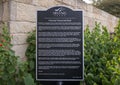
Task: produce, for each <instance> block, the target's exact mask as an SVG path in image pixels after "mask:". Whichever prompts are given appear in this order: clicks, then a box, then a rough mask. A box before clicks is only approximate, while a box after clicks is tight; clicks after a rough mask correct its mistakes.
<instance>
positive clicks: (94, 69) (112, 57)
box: [26, 22, 120, 85]
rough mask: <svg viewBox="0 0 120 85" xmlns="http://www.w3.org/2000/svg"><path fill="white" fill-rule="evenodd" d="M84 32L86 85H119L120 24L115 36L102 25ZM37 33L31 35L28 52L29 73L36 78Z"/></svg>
mask: <svg viewBox="0 0 120 85" xmlns="http://www.w3.org/2000/svg"><path fill="white" fill-rule="evenodd" d="M89 29H90V28H89V27H87V28H86V30H85V32H84V38H85V39H84V48H85V49H84V55H85V56H84V58H85V74H84V76H85V83H86V85H119V81H120V22H119V24H118V26H117V27H116V29H115V35H110V33H109V32H108V31H107V29H106V27H104V26H103V27H102V29H100V24H97V23H96V25H95V28H94V29H93V30H92V31H91V32H90V30H89ZM35 36H36V32H35V31H33V32H32V33H30V35H29V37H28V39H27V42H28V43H29V46H28V48H27V50H26V56H27V58H28V71H29V72H30V73H31V74H32V76H33V77H34V78H35V56H36V52H35V49H36V48H35V47H36V38H35Z"/></svg>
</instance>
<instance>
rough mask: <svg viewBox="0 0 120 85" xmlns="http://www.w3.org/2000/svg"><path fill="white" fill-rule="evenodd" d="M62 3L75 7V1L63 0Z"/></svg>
mask: <svg viewBox="0 0 120 85" xmlns="http://www.w3.org/2000/svg"><path fill="white" fill-rule="evenodd" d="M63 3H65V4H66V5H71V6H74V7H76V5H77V0H63Z"/></svg>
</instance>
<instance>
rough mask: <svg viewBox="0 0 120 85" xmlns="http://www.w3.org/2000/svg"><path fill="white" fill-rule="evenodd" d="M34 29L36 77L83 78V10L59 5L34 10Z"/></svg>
mask: <svg viewBox="0 0 120 85" xmlns="http://www.w3.org/2000/svg"><path fill="white" fill-rule="evenodd" d="M36 32H37V34H36V37H37V40H36V44H37V45H36V80H38V81H81V80H83V79H84V74H83V73H84V69H83V67H84V58H83V11H80V10H76V11H73V10H72V9H70V8H67V7H63V6H57V7H52V8H50V9H48V10H46V11H37V31H36Z"/></svg>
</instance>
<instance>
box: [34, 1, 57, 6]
mask: <svg viewBox="0 0 120 85" xmlns="http://www.w3.org/2000/svg"><path fill="white" fill-rule="evenodd" d="M57 4H59V3H58V2H57V1H56V0H33V5H36V6H41V7H51V6H55V5H57Z"/></svg>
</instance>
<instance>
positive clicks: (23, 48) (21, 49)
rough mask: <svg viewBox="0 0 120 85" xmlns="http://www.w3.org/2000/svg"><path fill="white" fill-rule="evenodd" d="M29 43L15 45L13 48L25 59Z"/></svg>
mask: <svg viewBox="0 0 120 85" xmlns="http://www.w3.org/2000/svg"><path fill="white" fill-rule="evenodd" d="M27 46H28V45H27V44H24V45H14V46H13V47H12V49H13V50H14V51H15V55H16V56H19V57H20V59H21V60H23V59H25V52H26V49H27Z"/></svg>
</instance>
